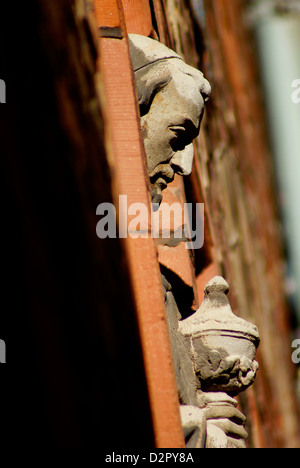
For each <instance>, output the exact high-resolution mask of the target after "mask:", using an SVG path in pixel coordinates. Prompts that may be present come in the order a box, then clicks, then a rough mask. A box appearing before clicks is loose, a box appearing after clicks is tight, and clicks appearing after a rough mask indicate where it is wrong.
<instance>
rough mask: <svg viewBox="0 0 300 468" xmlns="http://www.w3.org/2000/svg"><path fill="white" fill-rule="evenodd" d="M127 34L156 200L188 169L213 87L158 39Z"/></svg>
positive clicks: (154, 201) (190, 165)
mask: <svg viewBox="0 0 300 468" xmlns="http://www.w3.org/2000/svg"><path fill="white" fill-rule="evenodd" d="M130 38H133V39H134V46H131V56H132V59H133V64H134V68H135V77H136V83H137V90H138V96H139V104H140V112H141V127H142V135H143V139H144V146H145V151H146V156H147V163H148V171H149V176H150V182H151V195H152V201H153V203H160V202H161V200H162V191H163V190H164V189H165V188H166V187H167V184H168V183H170V182H172V180H173V179H174V175H175V174H176V173H177V174H180V175H189V174H190V173H191V171H192V164H193V156H194V151H193V143H192V142H193V140H194V138H196V136H197V135H198V134H199V130H200V124H201V120H202V117H203V112H204V102H205V101H206V100H207V99H208V97H209V95H210V92H211V88H210V85H209V83H208V81H207V80H206V79H205V78H204V77H203V74H202V73H201V72H199V71H198V70H196V69H194V68H192V67H190V66H188V65H186V64H185V63H184V62H183V60H182V59H181V58H180V57H179V56H178V55H177V54H176V53H175V52H173V51H171V50H170V49H168V48H167V47H165V46H164V45H162V44H161V43H159V42H157V41H154V40H152V39H149V38H142V39H141V38H140V36H134V35H130ZM149 41H150V42H149ZM137 44H138V46H137ZM141 52H143V53H144V55H143V56H141Z"/></svg>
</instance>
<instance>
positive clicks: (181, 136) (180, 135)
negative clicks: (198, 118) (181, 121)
mask: <svg viewBox="0 0 300 468" xmlns="http://www.w3.org/2000/svg"><path fill="white" fill-rule="evenodd" d="M169 129H170V130H171V132H172V137H171V140H170V145H171V147H172V149H173V150H174V151H182V150H183V149H184V148H185V147H186V146H187V145H189V144H190V143H191V138H190V136H189V134H188V132H187V130H186V128H185V127H183V126H181V125H172V126H171V127H169Z"/></svg>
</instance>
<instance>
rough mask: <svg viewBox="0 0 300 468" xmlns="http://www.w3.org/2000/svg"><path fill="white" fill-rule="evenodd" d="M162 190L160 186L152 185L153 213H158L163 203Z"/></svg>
mask: <svg viewBox="0 0 300 468" xmlns="http://www.w3.org/2000/svg"><path fill="white" fill-rule="evenodd" d="M162 198H163V196H162V189H161V187H160V186H159V185H155V184H154V185H151V199H152V205H153V211H157V210H158V209H159V205H160V204H161V202H162Z"/></svg>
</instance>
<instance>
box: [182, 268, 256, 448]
mask: <svg viewBox="0 0 300 468" xmlns="http://www.w3.org/2000/svg"><path fill="white" fill-rule="evenodd" d="M228 292H229V286H228V284H227V282H226V281H225V280H224V279H223V278H222V277H215V278H213V279H212V280H211V281H210V282H209V283H208V284H207V285H206V287H205V298H204V301H203V303H202V304H201V306H200V308H199V309H198V311H197V312H196V313H195V314H194V315H192V316H190V317H189V318H187V319H186V320H183V321H182V322H180V325H179V332H180V333H181V334H182V335H183V336H184V339H185V342H186V345H187V346H188V348H189V352H190V355H191V358H192V362H193V366H194V371H195V374H196V376H197V378H198V381H199V384H200V385H199V386H200V388H201V390H199V392H198V403H199V407H200V408H206V409H208V410H209V414H210V418H211V419H210V420H211V421H212V420H213V419H214V414H216V415H217V414H219V413H220V412H218V409H217V407H220V406H222V407H226V406H228V408H230V407H232V406H236V405H237V402H236V400H235V399H234V398H233V397H234V396H236V395H238V394H239V393H240V392H242V391H244V390H246V389H247V388H248V387H249V386H250V385H251V384H252V383H253V382H254V379H255V376H256V372H257V370H258V363H257V362H256V361H255V360H254V358H255V355H256V350H257V347H258V344H259V341H260V338H259V334H258V330H257V327H256V326H255V325H253V324H251V323H249V322H247V321H246V320H243V319H242V318H239V317H237V316H236V315H234V313H233V312H232V309H231V306H230V303H229V301H228V297H227V294H228ZM214 408H215V410H216V411H214ZM224 414H226V411H225V413H224ZM228 414H230V410H229V412H228ZM214 427H215V431H213V432H214V435H213V436H212V437H211V440H210V446H213V447H219V446H226V447H228V446H232V447H235V446H238V447H240V446H242V445H244V440H242V442H241V440H240V441H237V440H236V439H232V440H231V439H230V437H229V438H228V437H227V436H226V435H225V434H224V433H223V434H222V429H221V428H222V424H219V425H218V424H216V425H215V426H214ZM241 439H243V437H241Z"/></svg>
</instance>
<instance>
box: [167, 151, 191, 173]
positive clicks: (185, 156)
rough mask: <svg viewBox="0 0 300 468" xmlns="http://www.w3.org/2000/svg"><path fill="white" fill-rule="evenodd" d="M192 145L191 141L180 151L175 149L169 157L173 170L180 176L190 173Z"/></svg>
mask: <svg viewBox="0 0 300 468" xmlns="http://www.w3.org/2000/svg"><path fill="white" fill-rule="evenodd" d="M193 159H194V146H193V143H191V144H190V145H187V146H186V147H185V148H184V149H183V150H182V151H176V153H175V155H174V156H173V158H172V159H171V165H172V167H173V169H174V171H175V172H176V173H177V174H179V175H182V176H187V175H190V174H191V172H192V167H193Z"/></svg>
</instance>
